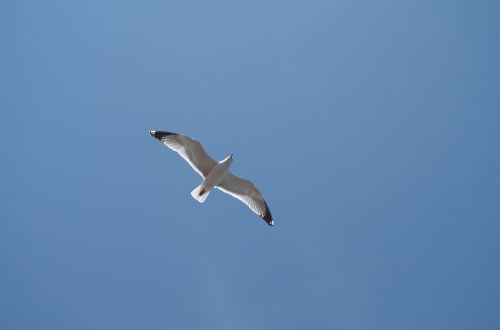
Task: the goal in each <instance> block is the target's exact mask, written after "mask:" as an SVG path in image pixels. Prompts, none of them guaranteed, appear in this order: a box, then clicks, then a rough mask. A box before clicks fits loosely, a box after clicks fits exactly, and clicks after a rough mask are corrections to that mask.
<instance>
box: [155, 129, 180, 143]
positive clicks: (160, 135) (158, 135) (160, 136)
mask: <svg viewBox="0 0 500 330" xmlns="http://www.w3.org/2000/svg"><path fill="white" fill-rule="evenodd" d="M149 134H151V136H152V137H154V138H156V139H158V140H160V141H161V140H162V139H163V138H164V137H166V136H169V135H177V133H172V132H165V131H149Z"/></svg>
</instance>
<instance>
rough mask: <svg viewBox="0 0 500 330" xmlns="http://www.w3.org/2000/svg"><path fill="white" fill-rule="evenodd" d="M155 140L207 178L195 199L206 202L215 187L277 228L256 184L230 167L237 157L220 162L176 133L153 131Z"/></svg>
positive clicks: (194, 141)
mask: <svg viewBox="0 0 500 330" xmlns="http://www.w3.org/2000/svg"><path fill="white" fill-rule="evenodd" d="M149 134H151V135H152V136H153V137H154V138H156V139H158V140H160V141H161V142H163V144H165V145H166V146H167V147H169V148H170V149H172V150H173V151H176V152H177V153H178V154H179V155H180V156H181V157H182V158H184V160H185V161H186V162H188V164H189V165H191V167H192V168H193V169H194V170H195V171H196V172H197V173H198V174H199V175H200V176H201V177H202V178H203V181H202V182H201V184H200V185H199V186H198V187H196V188H195V189H194V190H193V191H192V192H191V196H193V198H194V199H196V200H197V201H198V202H200V203H203V202H204V201H205V199H207V197H208V194H209V193H210V191H211V190H212V189H213V188H217V189H219V190H221V191H223V192H225V193H226V194H229V195H231V196H233V197H235V198H237V199H239V200H240V201H242V202H243V203H245V204H246V205H247V206H248V207H249V208H250V209H251V210H252V211H253V212H254V213H256V214H258V215H259V216H260V217H261V218H262V219H264V221H266V222H267V224H268V225H270V226H274V222H273V216H272V215H271V211H270V210H269V207H268V206H267V203H266V201H265V200H264V198H263V197H262V194H261V193H260V191H259V190H258V189H257V188H255V186H254V185H253V184H252V182H250V181H248V180H245V179H242V178H240V177H237V176H236V175H234V174H233V173H231V171H229V167H230V166H231V163H232V162H233V154H230V155H229V156H227V157H226V158H225V159H224V160H221V161H220V162H216V161H215V160H213V159H212V157H210V156H209V155H208V154H207V152H206V151H205V150H204V149H203V147H202V145H201V143H200V142H198V141H196V140H195V139H193V138H190V137H189V136H186V135H181V134H177V133H172V132H163V131H149Z"/></svg>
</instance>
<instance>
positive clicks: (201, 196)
mask: <svg viewBox="0 0 500 330" xmlns="http://www.w3.org/2000/svg"><path fill="white" fill-rule="evenodd" d="M232 162H233V154H231V155H229V156H227V157H226V158H225V159H224V160H222V161H220V162H219V163H217V164H216V165H215V166H214V167H213V168H212V170H211V171H210V172H208V175H207V176H206V178H204V179H203V182H202V183H201V184H200V185H199V186H198V187H196V188H194V190H193V191H192V192H191V196H193V198H194V199H196V200H197V201H198V202H200V203H203V202H204V201H205V199H207V197H208V194H209V193H210V190H212V189H213V188H214V187H215V186H217V185H219V184H220V183H221V182H222V181H223V180H224V178H225V177H226V175H227V173H229V167H230V166H231V163H232Z"/></svg>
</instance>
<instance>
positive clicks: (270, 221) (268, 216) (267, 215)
mask: <svg viewBox="0 0 500 330" xmlns="http://www.w3.org/2000/svg"><path fill="white" fill-rule="evenodd" d="M264 203H265V204H266V212H265V213H264V215H263V216H262V217H261V218H262V219H264V221H265V222H267V224H268V225H269V226H271V227H272V226H274V221H273V216H272V214H271V210H269V206H267V203H266V202H264Z"/></svg>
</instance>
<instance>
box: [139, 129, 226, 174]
mask: <svg viewBox="0 0 500 330" xmlns="http://www.w3.org/2000/svg"><path fill="white" fill-rule="evenodd" d="M149 134H151V135H152V136H153V137H155V138H157V139H158V140H160V141H161V142H163V143H164V144H165V145H166V146H167V147H169V148H170V149H172V150H173V151H176V152H177V153H178V154H179V155H181V157H182V158H184V159H185V160H186V162H188V163H189V165H191V167H192V168H193V169H194V170H195V171H196V172H197V173H198V174H199V175H201V177H202V178H205V177H206V176H207V175H208V173H210V171H211V170H212V169H213V168H214V166H215V165H216V164H217V163H216V161H215V160H213V159H212V157H210V156H209V155H208V154H207V152H206V151H205V150H204V149H203V147H202V146H201V143H200V142H198V141H196V140H195V139H193V138H190V137H189V136H185V135H181V134H177V133H172V132H164V131H149Z"/></svg>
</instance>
